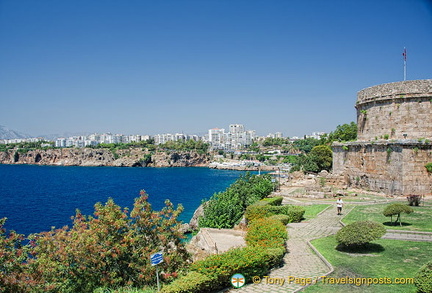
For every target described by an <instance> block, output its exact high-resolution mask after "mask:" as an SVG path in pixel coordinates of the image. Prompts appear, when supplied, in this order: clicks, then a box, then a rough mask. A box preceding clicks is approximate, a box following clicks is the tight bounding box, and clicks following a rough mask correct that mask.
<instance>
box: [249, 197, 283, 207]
mask: <svg viewBox="0 0 432 293" xmlns="http://www.w3.org/2000/svg"><path fill="white" fill-rule="evenodd" d="M282 200H283V197H282V196H278V197H266V198H263V199H262V200H260V201H257V202H256V203H254V204H253V205H258V206H265V205H271V206H280V205H281V204H282Z"/></svg>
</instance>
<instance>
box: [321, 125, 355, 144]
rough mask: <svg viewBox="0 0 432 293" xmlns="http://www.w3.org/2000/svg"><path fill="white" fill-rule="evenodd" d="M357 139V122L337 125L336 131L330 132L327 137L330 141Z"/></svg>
mask: <svg viewBox="0 0 432 293" xmlns="http://www.w3.org/2000/svg"><path fill="white" fill-rule="evenodd" d="M356 139H357V124H356V123H354V122H351V123H350V124H342V125H338V126H337V127H336V130H335V131H332V132H330V134H329V135H328V137H327V140H328V142H329V143H332V142H333V141H340V142H342V141H352V140H356Z"/></svg>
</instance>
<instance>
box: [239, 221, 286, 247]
mask: <svg viewBox="0 0 432 293" xmlns="http://www.w3.org/2000/svg"><path fill="white" fill-rule="evenodd" d="M287 238H288V235H287V231H286V228H285V226H284V225H283V224H282V222H281V221H279V220H276V219H270V218H262V219H257V220H255V221H253V222H252V223H251V224H250V225H249V229H248V232H247V234H246V238H245V240H246V244H247V245H248V246H255V247H256V246H259V247H265V248H283V247H285V241H286V239H287Z"/></svg>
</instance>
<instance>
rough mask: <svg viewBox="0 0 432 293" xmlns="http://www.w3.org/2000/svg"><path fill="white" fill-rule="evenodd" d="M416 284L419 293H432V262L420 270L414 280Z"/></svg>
mask: <svg viewBox="0 0 432 293" xmlns="http://www.w3.org/2000/svg"><path fill="white" fill-rule="evenodd" d="M414 284H415V285H416V287H417V292H419V293H428V292H429V293H430V292H432V261H429V262H428V263H426V264H425V265H424V266H422V267H421V268H420V270H419V271H418V272H417V274H416V276H415V278H414Z"/></svg>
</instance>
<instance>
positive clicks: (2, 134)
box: [0, 125, 31, 139]
mask: <svg viewBox="0 0 432 293" xmlns="http://www.w3.org/2000/svg"><path fill="white" fill-rule="evenodd" d="M30 137H31V136H30V135H28V134H25V133H22V132H18V131H16V130H12V129H9V128H6V127H5V126H3V125H0V139H16V138H30Z"/></svg>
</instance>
